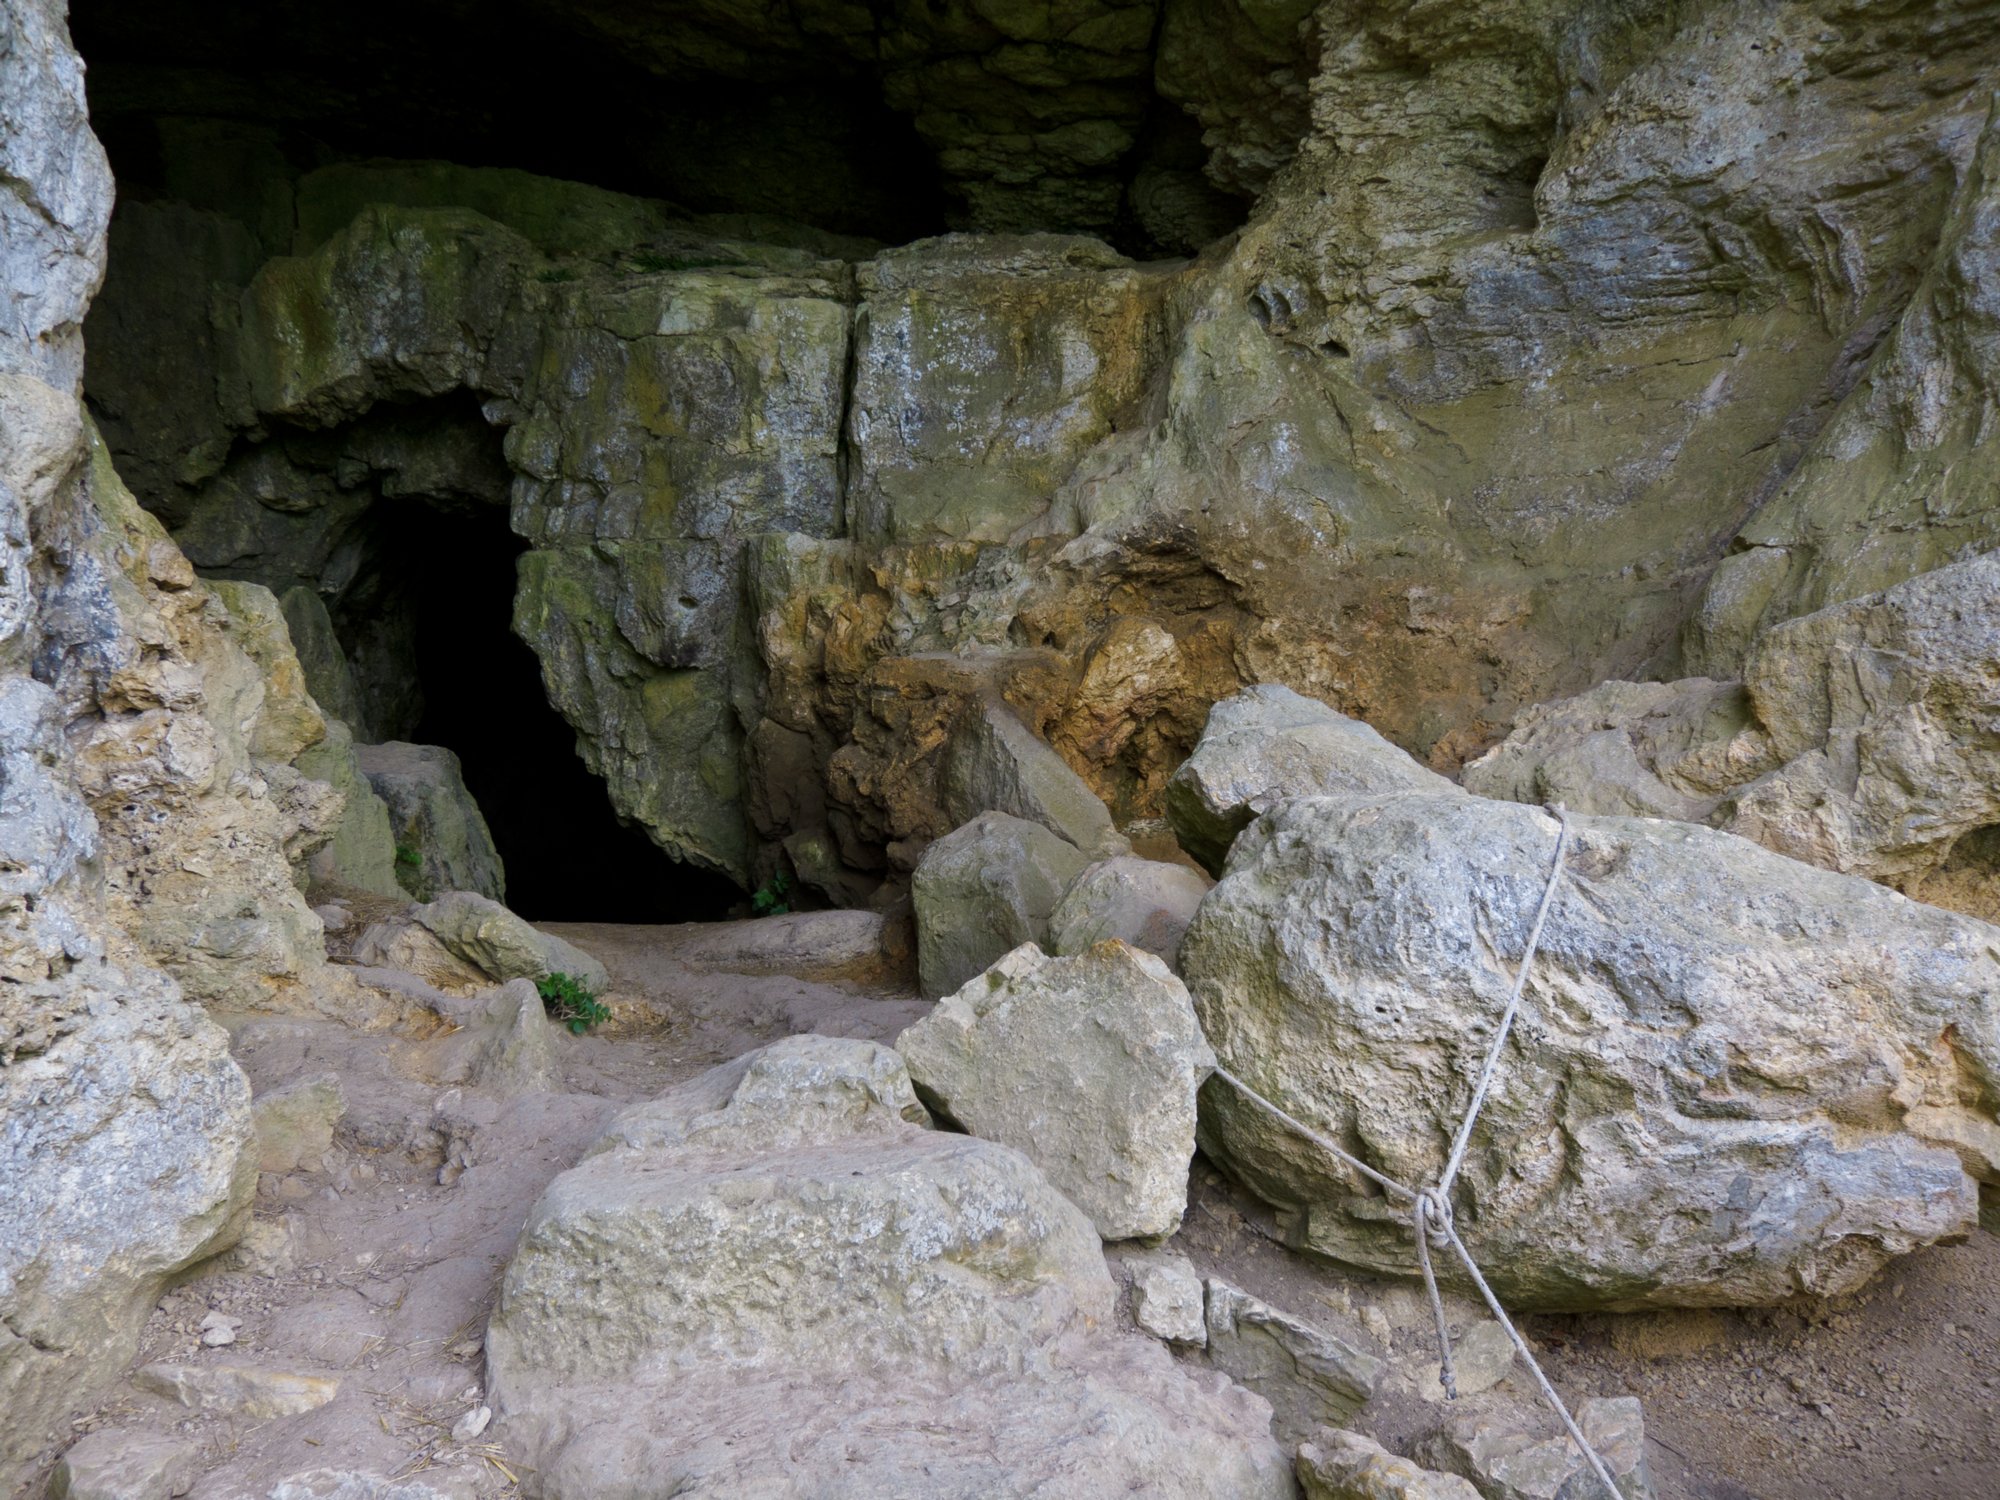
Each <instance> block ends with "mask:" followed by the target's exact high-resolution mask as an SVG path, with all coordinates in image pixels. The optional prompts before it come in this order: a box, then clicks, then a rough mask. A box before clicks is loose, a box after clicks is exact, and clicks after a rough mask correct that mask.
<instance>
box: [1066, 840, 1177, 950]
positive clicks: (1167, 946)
mask: <svg viewBox="0 0 2000 1500" xmlns="http://www.w3.org/2000/svg"><path fill="white" fill-rule="evenodd" d="M1214 884H1215V882H1214V881H1212V880H1210V879H1209V878H1208V877H1207V876H1205V875H1203V874H1202V873H1201V871H1199V870H1192V869H1189V868H1188V867H1187V866H1186V865H1173V864H1168V863H1166V862H1165V861H1164V860H1157V859H1139V858H1137V857H1136V856H1133V855H1125V856H1122V857H1120V858H1117V859H1103V860H1099V861H1098V862H1097V863H1096V864H1094V865H1092V866H1091V867H1090V868H1089V869H1087V870H1085V871H1084V872H1083V873H1082V874H1081V875H1079V876H1077V878H1076V879H1075V880H1073V881H1071V882H1070V887H1069V889H1068V890H1066V891H1064V892H1063V898H1062V900H1061V901H1059V902H1057V903H1056V909H1055V910H1054V911H1053V912H1051V913H1050V914H1049V950H1050V951H1051V952H1052V953H1061V954H1069V953H1081V952H1083V951H1084V949H1086V948H1088V947H1090V946H1091V945H1092V944H1094V943H1101V942H1103V941H1104V940H1105V939H1106V938H1119V939H1122V940H1123V941H1125V942H1128V943H1130V944H1131V945H1132V946H1133V947H1134V948H1143V949H1145V950H1146V951H1147V952H1148V953H1153V954H1157V955H1159V957H1161V958H1163V959H1165V960H1166V961H1167V962H1168V963H1169V964H1172V963H1173V962H1174V959H1175V956H1176V955H1177V954H1178V953H1179V952H1180V947H1181V938H1182V937H1183V936H1184V935H1185V934H1186V932H1187V925H1188V923H1189V922H1192V921H1193V920H1194V911H1195V908H1196V907H1197V906H1200V905H1201V898H1202V897H1203V896H1206V895H1207V894H1208V890H1209V887H1210V886H1212V885H1214Z"/></svg>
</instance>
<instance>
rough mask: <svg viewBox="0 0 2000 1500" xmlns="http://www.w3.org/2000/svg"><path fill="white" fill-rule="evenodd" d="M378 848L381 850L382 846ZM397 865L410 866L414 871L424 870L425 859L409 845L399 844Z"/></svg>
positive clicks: (397, 847)
mask: <svg viewBox="0 0 2000 1500" xmlns="http://www.w3.org/2000/svg"><path fill="white" fill-rule="evenodd" d="M376 847H377V848H380V847H381V846H380V845H379V844H378V845H377V846H376ZM396 863H397V864H399V865H408V866H409V867H410V868H411V869H413V870H419V869H422V868H423V863H424V857H423V855H421V854H420V853H418V852H417V851H416V850H415V849H413V848H411V847H410V846H409V845H408V844H398V845H397V846H396Z"/></svg>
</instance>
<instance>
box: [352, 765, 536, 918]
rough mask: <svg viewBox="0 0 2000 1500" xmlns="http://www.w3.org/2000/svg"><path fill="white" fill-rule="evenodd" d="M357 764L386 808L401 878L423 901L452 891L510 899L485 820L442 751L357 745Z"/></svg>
mask: <svg viewBox="0 0 2000 1500" xmlns="http://www.w3.org/2000/svg"><path fill="white" fill-rule="evenodd" d="M354 759H355V764H356V766H358V767H359V768H360V771H361V774H362V775H363V776H365V777H367V778H368V785H369V787H370V788H371V789H373V791H374V793H375V795H376V797H378V798H379V799H380V800H381V802H382V805H383V808H384V809H385V811H386V813H387V815H388V820H389V833H390V836H391V838H392V839H394V841H395V847H394V850H393V854H392V859H393V861H394V874H395V877H396V880H397V882H398V883H399V884H400V885H401V886H402V888H403V889H404V890H406V891H408V892H409V893H410V894H411V895H412V896H415V897H416V898H417V899H418V900H419V901H429V900H432V899H433V898H435V897H440V896H443V895H444V894H445V893H446V892H448V891H468V892H471V893H473V894H475V895H479V896H484V897H487V898H488V899H490V900H492V901H496V902H497V901H504V900H506V899H507V872H506V869H505V867H504V866H503V865H502V864H501V863H500V852H499V850H497V849H495V848H494V847H493V834H492V831H491V830H490V829H488V828H487V826H486V817H485V814H483V813H481V812H480V810H479V804H478V803H477V802H475V801H473V800H472V793H471V792H469V791H467V790H466V787H465V777H464V774H463V773H462V772H461V771H460V769H459V764H458V757H457V756H456V755H454V754H453V753H452V752H451V751H449V750H447V749H445V747H444V746H442V745H411V744H407V743H404V742H403V741H400V740H391V741H390V742H388V743H387V744H382V745H356V746H355V747H354Z"/></svg>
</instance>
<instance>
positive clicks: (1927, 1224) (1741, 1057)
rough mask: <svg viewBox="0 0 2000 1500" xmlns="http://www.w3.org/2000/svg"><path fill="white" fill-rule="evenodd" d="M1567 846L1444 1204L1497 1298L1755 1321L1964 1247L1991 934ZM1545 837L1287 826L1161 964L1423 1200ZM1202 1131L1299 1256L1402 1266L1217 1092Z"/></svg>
mask: <svg viewBox="0 0 2000 1500" xmlns="http://www.w3.org/2000/svg"><path fill="white" fill-rule="evenodd" d="M1572 823H1573V833H1572V844H1571V850H1570V854H1569V858H1568V861H1567V866H1566V870H1565V873H1564V876H1563V882H1562V885H1561V886H1560V887H1559V889H1558V891H1557V895H1556V899H1555V904H1554V906H1553V907H1552V909H1551V913H1550V917H1549V920H1548V926H1547V929H1546V931H1545V933H1544V935H1543V938H1542V945H1541V949H1540V952H1539V954H1538V956H1537V958H1536V960H1535V967H1534V972H1533V974H1532V976H1531V977H1530V980H1529V984H1528V989H1527V998H1526V1000H1525V1002H1524V1011H1523V1015H1522V1019H1521V1022H1520V1024H1519V1025H1518V1026H1517V1028H1516V1030H1515V1031H1514V1033H1513V1040H1512V1043H1511V1045H1510V1046H1509V1048H1508V1049H1507V1053H1506V1055H1505V1056H1504V1057H1503V1058H1502V1060H1501V1066H1500V1068H1499V1071H1498V1075H1497V1077H1496V1080H1495V1082H1494V1085H1493V1090H1492V1094H1491V1096H1490V1098H1489V1099H1488V1101H1487V1103H1486V1106H1485V1109H1484V1111H1483V1113H1482V1115H1481V1117H1480V1126H1479V1129H1478V1130H1477V1131H1476V1133H1475V1134H1474V1136H1473V1137H1472V1148H1471V1151H1470V1153H1469V1155H1468V1156H1467V1158H1466V1163H1465V1169H1464V1174H1463V1176H1462V1177H1461V1179H1460V1181H1461V1184H1462V1186H1461V1188H1460V1190H1459V1192H1458V1195H1457V1222H1458V1227H1459V1231H1460V1233H1461V1234H1462V1235H1463V1236H1464V1238H1465V1240H1466V1243H1467V1244H1468V1245H1469V1246H1470V1247H1471V1249H1472V1252H1473V1254H1474V1256H1475V1258H1477V1259H1478V1261H1479V1263H1480V1264H1481V1266H1482V1267H1483V1268H1484V1269H1485V1270H1486V1272H1487V1274H1488V1275H1489V1277H1490V1278H1491V1280H1492V1282H1493V1284H1494V1286H1495V1287H1496V1288H1497V1289H1498V1290H1499V1292H1500V1294H1501V1296H1502V1297H1503V1298H1508V1299H1511V1300H1510V1305H1516V1304H1518V1305H1521V1306H1545V1307H1590V1306H1597V1307H1642V1306H1675V1305H1679V1306H1700V1305H1712V1306H1715V1305H1719V1306H1729V1305H1737V1306H1741V1305H1752V1304H1758V1303H1766V1302H1772V1301H1778V1300H1781V1299H1783V1298H1785V1297H1788V1296H1791V1295H1793V1294H1795V1293H1798V1292H1813V1293H1817V1294H1822V1295H1824V1294H1830V1293H1833V1292H1836V1291H1839V1290H1844V1289H1848V1288H1852V1287H1855V1286H1858V1285H1860V1284H1862V1283H1864V1282H1865V1281H1866V1280H1867V1279H1868V1278H1869V1277H1870V1276H1871V1275H1873V1273H1874V1272H1875V1271H1876V1270H1877V1269H1879V1268H1880V1267H1881V1265H1882V1264H1883V1263H1884V1262H1885V1261H1886V1260H1888V1259H1889V1258H1890V1257H1892V1256H1894V1255H1898V1254H1901V1253H1904V1252H1907V1251H1909V1250H1913V1249H1916V1248H1919V1247H1920V1246H1923V1245H1927V1244H1933V1243H1937V1242H1939V1241H1943V1240H1951V1239H1954V1238H1957V1237H1959V1236H1961V1235H1963V1234H1965V1233H1966V1232H1967V1231H1968V1229H1969V1228H1970V1226H1971V1224H1972V1222H1973V1218H1974V1216H1975V1214H1976V1198H1977V1192H1976V1186H1977V1184H1978V1183H1980V1182H1987V1181H1991V1180H1992V1178H1993V1174H1994V1171H1995V1163H1996V1150H1995V1148H1996V1147H2000V1125H1996V1119H1995V1114H1996V1105H2000V1094H1997V1093H1996V1087H1995V1080H1996V1078H2000V1074H1996V1070H1995V1069H1996V1061H2000V1016H1996V1013H1995V1009H1994V1007H1995V1003H1996V1001H1995V995H1996V994H2000V990H1996V988H1995V986H1996V983H2000V970H1996V968H1995V958H1994V956H1993V955H1994V944H1993V932H1994V929H1992V928H1990V927H1988V926H1987V925H1986V924H1984V923H1982V922H1977V921H1973V920H1971V919H1969V918H1963V917H1957V916H1953V915H1951V914H1949V913H1946V912H1942V911H1938V910H1935V909H1933V908H1930V907H1925V906H1921V905H1918V904H1916V903H1914V902H1911V901H1908V900H1906V899H1905V898H1903V897H1901V896H1898V895H1896V894H1895V893H1894V892H1891V891H1886V890H1884V889H1882V888H1881V887H1880V886H1876V885H1873V884H1871V883H1869V882H1867V881H1862V880H1859V879H1856V878H1853V877H1849V876H1842V875H1836V874H1831V873H1829V872H1826V871H1822V870H1816V869H1813V868H1811V867H1810V866H1807V865H1802V864H1799V863H1797V862H1796V861H1793V860H1789V859H1785V858H1783V857H1781V856H1779V855H1775V854H1771V853H1769V852H1767V851H1765V850H1763V849H1760V848H1758V847H1756V846H1755V845H1753V844H1750V843H1748V842H1747V841H1745V840H1741V839H1737V838H1733V837H1731V836H1729V835H1727V834H1721V833H1716V832H1713V831H1711V830H1709V829H1706V828H1699V827H1695V826H1692V825H1687V824H1676V823H1665V822H1652V821H1641V820H1632V819H1621V818H1600V817H1585V816H1580V815H1579V816H1575V817H1573V818H1572ZM1556 827H1557V825H1556V822H1555V819H1553V818H1552V817H1550V816H1548V815H1547V814H1545V813H1542V812H1540V811H1537V810H1535V809H1531V808H1527V807H1522V806H1518V805H1515V804H1511V803H1504V802H1489V801H1486V800H1484V799H1482V798H1476V797H1468V796H1464V795H1462V794H1458V793H1453V794H1451V795H1446V796H1437V795H1427V794H1423V793H1399V794H1392V795H1388V796H1382V797H1375V798H1356V799H1341V800H1336V799H1307V800H1301V801H1295V802H1290V803H1285V804H1281V805H1280V806H1279V807H1278V808H1276V809H1274V810H1273V811H1272V812H1271V813H1269V814H1267V815H1266V816H1265V817H1264V818H1263V819H1262V820H1261V821H1260V822H1258V823H1257V824H1255V825H1253V827H1252V829H1251V831H1250V832H1249V833H1247V834H1245V835H1244V836H1243V837H1242V839H1240V840H1239V843H1238V848H1237V851H1236V855H1235V857H1234V859H1233V860H1232V863H1231V866H1230V870H1229V872H1228V874H1227V875H1225V877H1224V879H1223V880H1222V882H1221V883H1220V884H1219V885H1218V886H1217V887H1216V888H1215V890H1214V891H1212V892H1211V893H1210V894H1209V896H1208V898H1207V899H1206V900H1205V901H1204V902H1203V903H1202V907H1201V910H1200V912H1199V913H1198V914H1197V915H1196V918H1195V921H1194V924H1193V926H1192V927H1190V929H1189V931H1188V936H1187V939H1186V941H1185V942H1184V943H1183V945H1182V950H1181V953H1182V963H1183V971H1184V973H1185V974H1186V976H1187V981H1188V987H1189V989H1190V990H1191V991H1192V993H1193V994H1194V997H1195V1003H1196V1007H1197V1009H1198V1011H1199V1012H1200V1015H1201V1018H1202V1025H1203V1028H1204V1030H1205V1031H1206V1032H1207V1034H1208V1037H1209V1040H1210V1042H1211V1043H1212V1044H1213V1045H1214V1046H1215V1049H1216V1052H1217V1055H1218V1056H1219V1057H1220V1058H1221V1059H1222V1061H1223V1063H1224V1064H1225V1065H1227V1066H1229V1067H1230V1068H1232V1069H1234V1070H1236V1071H1237V1072H1238V1073H1239V1074H1240V1075H1241V1076H1242V1077H1243V1078H1245V1079H1246V1080H1247V1081H1248V1082H1249V1083H1250V1084H1251V1085H1252V1086H1253V1087H1256V1088H1258V1089H1260V1090H1261V1091H1262V1092H1263V1093H1265V1094H1266V1095H1267V1096H1269V1097H1270V1098H1272V1099H1274V1100H1276V1101H1277V1102H1278V1103H1280V1104H1281V1105H1283V1106H1284V1107H1285V1108H1287V1109H1289V1110H1291V1111H1292V1112H1293V1113H1294V1114H1296V1115H1298V1116H1299V1117H1300V1118H1301V1119H1303V1120H1305V1121H1307V1122H1308V1123H1309V1124H1311V1125H1313V1126H1314V1127H1315V1128H1317V1129H1319V1130H1322V1131H1324V1132H1326V1133H1327V1134H1329V1135H1331V1136H1332V1137H1333V1138H1334V1139H1336V1140H1340V1141H1345V1142H1348V1143H1349V1145H1350V1149H1355V1150H1358V1151H1359V1152H1360V1153H1362V1154H1363V1155H1364V1156H1365V1157H1367V1158H1368V1159H1369V1160H1371V1161H1373V1162H1374V1163H1375V1164H1376V1165H1377V1167H1378V1168H1379V1169H1381V1170H1383V1171H1385V1172H1387V1173H1388V1174H1389V1175H1390V1176H1392V1177H1394V1178H1396V1179H1398V1180H1400V1181H1403V1182H1406V1183H1410V1184H1413V1185H1422V1184H1425V1183H1427V1182H1429V1181H1430V1180H1431V1179H1432V1177H1433V1176H1434V1174H1435V1173H1436V1172H1437V1171H1438V1170H1439V1168H1440V1167H1441V1166H1442V1164H1443V1157H1444V1151H1445V1149H1446V1147H1447V1145H1448V1143H1449V1140H1450V1138H1451V1134H1452V1132H1453V1131H1454V1130H1455V1128H1456V1127H1457V1124H1458V1120H1459V1116H1460V1114H1461V1112H1462V1111H1463V1109H1464V1107H1465V1103H1466V1100H1467V1098H1468V1097H1469V1091H1470V1087H1471V1084H1470V1081H1469V1080H1470V1079H1471V1078H1472V1077H1473V1076H1474V1075H1475V1074H1476V1072H1477V1070H1478V1067H1479V1063H1480V1060H1481V1056H1482V1054H1483V1051H1484V1048H1485V1045H1486V1040H1485V1039H1486V1036H1487V1035H1488V1028H1490V1027H1491V1026H1492V1025H1493V1024H1494V1022H1495V1020H1496V1019H1497V1018H1498V1016H1499V1015H1500V1013H1501V1010H1502V1008H1503V1007H1504V1005H1505V1003H1506V997H1507V993H1508V990H1509V988H1510V987H1511V984H1512V980H1513V966H1514V964H1515V963H1517V962H1518V958H1519V955H1520V953H1521V951H1522V949H1523V947H1524V945H1525V942H1526V937H1527V930H1528V923H1529V921H1530V919H1531V917H1532V914H1533V912H1534V909H1535V907H1536V904H1537V903H1538V902H1539V900H1540V898H1541V893H1542V889H1543V886H1544V883H1545V881H1546V880H1547V877H1548V871H1549V864H1550V857H1551V855H1552V853H1553V850H1554V846H1555V836H1556ZM1800 995H1811V996H1813V997H1814V1001H1813V1004H1812V1005H1811V1006H1809V1007H1801V1006H1800V1005H1799V1003H1798V999H1797V997H1798V996H1800ZM1202 1131H1203V1136H1202V1139H1203V1144H1204V1148H1205V1149H1207V1150H1208V1151H1209V1152H1210V1153H1211V1154H1212V1155H1215V1156H1217V1157H1218V1158H1220V1159H1221V1160H1223V1161H1226V1162H1227V1163H1228V1164H1229V1165H1230V1168H1231V1170H1232V1171H1235V1172H1237V1173H1240V1174H1241V1175H1242V1176H1243V1178H1244V1179H1245V1180H1246V1181H1247V1182H1249V1183H1250V1184H1251V1185H1252V1186H1253V1187H1254V1188H1255V1189H1256V1190H1257V1191H1258V1192H1260V1193H1262V1194H1263V1195H1265V1196H1266V1197H1267V1198H1269V1199H1270V1200H1271V1201H1272V1202H1274V1203H1279V1204H1285V1205H1290V1206H1294V1207H1295V1208H1296V1209H1297V1210H1298V1211H1299V1212H1298V1214H1297V1217H1296V1219H1295V1220H1294V1223H1295V1226H1296V1237H1297V1243H1298V1244H1299V1245H1300V1246H1301V1247H1302V1248H1307V1249H1311V1250H1313V1251H1315V1252H1317V1253H1320V1254H1325V1255H1329V1256H1333V1257H1335V1258H1337V1259H1340V1260H1343V1261H1346V1262H1349V1263H1351V1264H1355V1265H1360V1266H1365V1267H1369V1268H1373V1269H1379V1270H1384V1271H1398V1272H1404V1273H1408V1272H1409V1271H1411V1270H1412V1269H1413V1260H1412V1251H1411V1248H1410V1243H1409V1235H1408V1230H1407V1224H1406V1215H1404V1214H1403V1213H1401V1212H1398V1211H1397V1210H1396V1209H1395V1208H1394V1206H1393V1205H1391V1204H1390V1203H1388V1202H1386V1201H1385V1200H1384V1199H1382V1198H1380V1197H1376V1196H1368V1195H1363V1194H1361V1193H1360V1192H1359V1191H1358V1189H1357V1188H1356V1186H1355V1184H1354V1183H1353V1182H1351V1181H1349V1180H1348V1179H1347V1177H1346V1175H1345V1171H1344V1169H1343V1168H1341V1167H1340V1166H1339V1165H1338V1164H1336V1163H1333V1162H1330V1161H1328V1160H1327V1159H1326V1158H1325V1157H1324V1156H1323V1155H1322V1154H1321V1153H1320V1152H1319V1151H1318V1150H1317V1148H1315V1147H1313V1146H1312V1145H1311V1144H1309V1143H1307V1142H1305V1141H1303V1140H1300V1139H1298V1138H1297V1137H1296V1136H1294V1135H1292V1134H1291V1133H1290V1132H1288V1131H1287V1130H1286V1129H1284V1128H1283V1127H1282V1126H1280V1125H1278V1124H1277V1123H1276V1122H1275V1121H1273V1120H1271V1119H1270V1117H1269V1116H1267V1115H1265V1114H1263V1113H1262V1112H1261V1111H1258V1110H1256V1109H1255V1108H1254V1107H1252V1106H1251V1105H1250V1104H1248V1103H1247V1102H1246V1101H1244V1100H1242V1099H1240V1098H1237V1097H1235V1096H1234V1095H1233V1094H1232V1093H1231V1092H1230V1091H1227V1090H1225V1089H1224V1088H1223V1087H1222V1086H1220V1085H1219V1084H1215V1083H1211V1084H1210V1085H1209V1088H1208V1091H1207V1092H1206V1094H1205V1095H1204V1099H1203V1111H1202Z"/></svg>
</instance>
